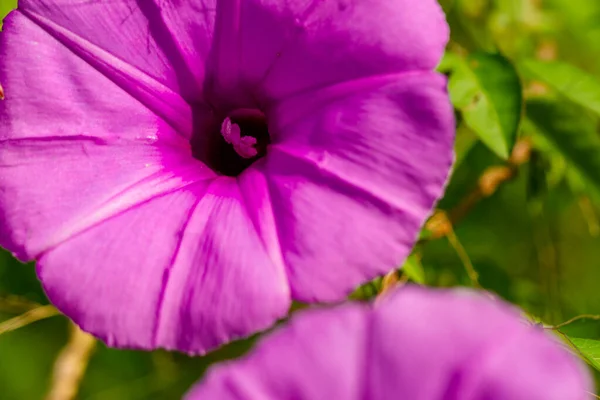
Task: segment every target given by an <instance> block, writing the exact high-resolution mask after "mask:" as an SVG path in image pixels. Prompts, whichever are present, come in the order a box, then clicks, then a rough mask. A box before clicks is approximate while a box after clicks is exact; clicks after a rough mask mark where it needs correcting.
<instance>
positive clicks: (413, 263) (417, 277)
mask: <svg viewBox="0 0 600 400" xmlns="http://www.w3.org/2000/svg"><path fill="white" fill-rule="evenodd" d="M402 272H404V273H405V274H406V276H408V278H409V279H410V280H412V281H413V282H416V283H419V284H421V285H423V284H425V271H424V270H423V265H421V260H419V259H418V257H417V256H416V255H414V254H413V255H411V256H410V257H408V258H407V259H406V262H405V263H404V265H403V266H402Z"/></svg>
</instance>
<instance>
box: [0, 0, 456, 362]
mask: <svg viewBox="0 0 600 400" xmlns="http://www.w3.org/2000/svg"><path fill="white" fill-rule="evenodd" d="M447 39H448V27H447V25H446V22H445V20H444V15H443V13H442V11H441V9H440V7H439V6H438V4H437V3H436V1H435V0H396V1H375V2H365V1H355V0H327V1H322V0H287V1H283V0H218V1H217V0H212V1H211V0H194V1H192V0H190V1H176V0H162V1H158V0H154V1H151V0H119V1H80V0H20V1H19V9H18V11H15V12H13V13H12V14H10V16H9V17H8V18H7V19H6V21H5V25H4V32H2V33H1V34H0V81H1V82H2V84H3V85H4V88H5V92H6V100H4V101H3V102H1V103H0V221H2V223H1V224H0V244H1V245H2V246H3V247H5V248H7V249H9V250H10V251H12V252H13V253H14V254H15V255H16V256H17V257H18V258H19V259H21V260H24V261H25V260H37V262H38V264H37V268H38V275H39V277H40V279H41V281H42V283H43V286H44V288H45V290H46V292H47V294H48V296H49V298H50V300H51V301H52V302H53V303H54V304H56V305H57V307H58V308H59V309H60V310H61V311H63V312H64V313H65V314H66V315H68V316H69V317H71V318H72V319H73V320H74V321H75V322H76V323H78V324H79V325H80V326H81V327H82V328H83V329H84V330H86V331H89V332H91V333H93V334H95V335H97V336H99V337H101V338H102V339H104V340H105V341H106V342H107V343H108V344H109V345H114V346H124V347H138V348H154V347H165V348H169V349H179V350H184V351H188V352H191V353H201V352H204V351H206V350H207V349H210V348H213V347H215V346H218V345H219V344H221V343H223V342H225V341H228V340H231V339H232V338H237V337H242V336H246V335H248V334H250V333H253V332H256V331H258V330H261V329H264V328H266V327H268V326H270V325H272V324H273V323H274V321H276V320H277V319H278V318H279V317H281V316H283V315H285V314H286V312H287V310H288V307H289V304H290V302H291V299H297V300H300V301H336V300H340V299H342V298H343V297H344V296H346V295H347V294H348V293H349V292H350V291H351V290H352V289H353V288H354V287H355V286H356V285H358V284H360V283H361V282H363V281H365V280H367V279H370V278H372V277H374V276H376V275H379V274H382V273H384V272H386V271H387V270H389V269H390V268H392V267H394V266H396V265H398V263H399V262H401V261H402V260H403V258H404V257H405V256H406V255H407V253H408V252H409V250H410V248H411V246H412V245H413V243H414V241H415V237H416V235H417V232H418V231H419V228H420V226H421V224H422V223H423V221H424V219H425V218H426V216H427V215H428V214H429V212H430V210H431V208H432V207H433V204H434V202H435V201H436V199H437V198H438V197H439V196H440V195H441V193H442V190H443V186H444V183H445V181H446V178H447V175H448V171H449V168H450V165H451V162H452V140H453V130H454V127H453V113H452V109H451V106H450V104H449V100H448V96H447V93H446V83H445V80H444V78H443V77H442V76H439V75H438V74H436V73H434V72H432V69H433V68H434V67H435V65H436V64H437V63H438V61H439V59H440V57H441V54H442V52H443V49H444V46H445V44H446V42H447Z"/></svg>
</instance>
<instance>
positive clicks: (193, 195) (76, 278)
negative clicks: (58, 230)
mask: <svg viewBox="0 0 600 400" xmlns="http://www.w3.org/2000/svg"><path fill="white" fill-rule="evenodd" d="M38 274H39V276H40V279H41V281H42V283H43V286H44V289H45V290H46V292H47V294H48V297H49V298H50V300H51V301H52V302H53V303H54V304H55V305H56V306H57V307H58V308H59V309H60V310H62V311H63V312H64V313H65V314H67V315H69V316H70V317H71V318H72V319H73V320H74V321H75V322H76V323H77V324H79V325H80V326H81V327H82V328H83V329H84V330H86V331H89V332H92V333H93V334H95V335H97V336H99V337H101V338H102V339H103V340H105V341H106V342H107V343H108V344H109V345H112V346H119V347H135V348H145V349H150V348H156V347H163V348H167V349H178V350H182V351H187V352H190V353H204V352H205V351H207V350H209V349H212V348H214V347H216V346H218V345H220V344H222V343H225V342H227V341H229V340H232V339H234V338H239V337H244V336H247V335H249V334H251V333H254V332H256V331H258V330H261V329H265V328H267V327H269V326H271V325H272V324H273V323H274V322H275V321H276V320H277V319H278V318H280V317H282V316H283V315H285V313H286V312H287V309H288V307H289V303H290V299H289V288H288V286H287V282H286V279H285V272H284V271H283V270H281V269H280V268H278V267H276V266H275V265H274V264H273V263H271V261H270V259H269V257H268V256H267V254H266V252H265V250H264V247H263V245H262V243H261V242H260V240H259V238H258V236H257V235H256V231H255V230H254V228H253V226H252V223H251V222H250V220H249V218H248V216H247V214H246V212H245V210H244V205H243V202H242V201H240V194H239V189H238V188H237V185H236V184H235V181H234V180H232V179H230V178H219V179H217V180H214V181H212V182H211V183H198V184H194V185H191V186H188V187H187V188H184V189H181V190H178V191H176V192H174V193H171V194H168V195H164V196H161V197H156V198H154V199H152V200H150V201H148V202H146V203H143V204H140V205H138V206H136V207H134V208H131V209H129V210H126V211H124V212H122V213H121V214H119V215H118V216H115V217H114V218H111V219H109V220H106V221H104V222H102V223H100V224H98V225H96V226H94V227H92V228H90V229H89V230H87V231H85V232H82V233H81V234H79V235H77V236H75V237H73V238H72V239H70V240H68V241H66V242H64V243H62V244H61V245H60V246H58V247H56V248H55V249H52V250H50V251H48V252H47V253H46V254H44V255H43V256H42V258H41V259H40V260H39V263H38Z"/></svg>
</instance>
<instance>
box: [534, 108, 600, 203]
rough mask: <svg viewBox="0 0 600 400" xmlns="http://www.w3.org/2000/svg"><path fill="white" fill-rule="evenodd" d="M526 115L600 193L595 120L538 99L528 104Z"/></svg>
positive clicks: (599, 146) (599, 145) (599, 153)
mask: <svg viewBox="0 0 600 400" xmlns="http://www.w3.org/2000/svg"><path fill="white" fill-rule="evenodd" d="M527 115H528V118H529V120H530V121H531V122H532V124H533V126H534V127H535V128H536V129H537V131H538V132H539V133H540V134H541V135H543V136H544V137H545V138H546V139H547V140H548V141H549V142H550V143H551V144H552V145H553V147H555V149H556V150H557V151H558V152H559V153H560V154H561V155H562V156H563V157H564V158H565V160H566V161H567V163H568V165H569V166H571V167H573V168H574V169H575V170H576V172H577V173H578V174H579V175H580V176H581V177H582V178H583V179H584V181H585V182H586V183H587V184H589V185H590V186H591V187H592V188H593V189H594V192H595V193H596V194H600V136H599V135H598V134H597V133H596V130H595V121H594V119H592V118H590V116H588V115H586V113H585V112H583V110H581V109H580V108H578V107H575V106H573V105H569V104H565V103H558V102H551V101H541V100H537V101H530V102H529V103H528V104H527Z"/></svg>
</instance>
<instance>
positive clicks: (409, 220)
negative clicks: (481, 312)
mask: <svg viewBox="0 0 600 400" xmlns="http://www.w3.org/2000/svg"><path fill="white" fill-rule="evenodd" d="M270 111H271V112H272V113H273V115H276V116H277V117H276V119H275V120H274V121H273V122H272V125H271V126H272V127H273V137H274V142H275V143H274V144H273V145H272V146H271V147H270V148H269V154H268V156H267V159H266V160H265V163H264V164H258V165H257V166H256V168H259V169H261V171H263V173H264V174H265V176H266V177H267V180H268V182H269V194H270V198H271V201H272V203H273V210H274V212H275V215H274V223H275V224H276V226H277V228H278V236H279V243H280V246H281V252H282V254H283V258H284V260H285V263H286V265H287V268H288V274H289V280H290V284H291V287H292V294H293V296H294V298H295V299H300V300H303V301H314V300H320V301H335V300H339V299H341V298H343V297H344V296H345V295H347V294H348V293H350V292H351V291H352V290H353V289H354V288H355V287H356V286H357V285H358V284H360V283H361V282H364V281H365V280H366V279H368V278H372V277H375V276H377V275H379V274H383V273H385V272H387V271H389V269H390V267H392V266H394V265H398V264H399V263H400V262H401V261H402V260H403V259H404V258H405V257H406V256H407V255H408V253H409V252H410V249H411V248H412V246H413V244H414V243H415V241H416V238H417V235H418V232H419V229H420V227H421V225H422V224H423V222H424V221H425V219H426V218H427V217H428V215H429V214H430V212H431V209H432V207H433V205H434V203H435V201H436V200H437V199H438V198H439V197H440V196H441V194H442V192H443V188H444V185H445V182H446V179H447V177H448V172H449V169H450V165H451V163H452V161H453V153H452V142H453V139H454V119H453V112H452V108H451V106H450V104H449V103H448V98H447V94H446V89H445V80H444V79H443V78H442V77H440V76H438V75H437V74H435V73H429V72H418V73H406V74H400V75H391V76H388V77H380V78H369V79H366V80H362V81H354V82H349V83H345V84H340V85H336V86H331V87H327V88H324V89H321V90H319V91H317V92H311V93H310V94H307V95H301V96H297V97H295V98H291V99H288V100H287V101H284V102H282V103H280V104H279V105H278V107H277V108H276V109H274V110H270ZM241 179H242V180H243V179H244V176H242V177H241Z"/></svg>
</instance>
